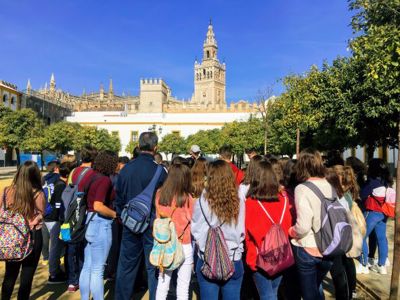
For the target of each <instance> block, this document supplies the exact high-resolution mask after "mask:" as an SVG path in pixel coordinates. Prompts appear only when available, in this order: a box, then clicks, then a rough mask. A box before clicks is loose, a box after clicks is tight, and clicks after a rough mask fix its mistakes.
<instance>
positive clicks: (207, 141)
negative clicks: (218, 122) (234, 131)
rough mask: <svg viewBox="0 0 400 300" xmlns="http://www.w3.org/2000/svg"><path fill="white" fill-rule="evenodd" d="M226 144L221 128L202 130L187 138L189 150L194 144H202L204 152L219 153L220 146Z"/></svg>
mask: <svg viewBox="0 0 400 300" xmlns="http://www.w3.org/2000/svg"><path fill="white" fill-rule="evenodd" d="M223 144H224V141H223V138H222V136H221V130H220V129H211V130H200V131H198V132H196V133H195V134H192V135H189V136H188V137H187V138H186V145H187V148H188V149H186V150H187V151H186V152H188V151H189V148H190V147H191V146H192V145H198V146H200V149H201V151H202V152H203V153H210V154H211V153H218V150H219V148H220V147H221V146H222V145H223Z"/></svg>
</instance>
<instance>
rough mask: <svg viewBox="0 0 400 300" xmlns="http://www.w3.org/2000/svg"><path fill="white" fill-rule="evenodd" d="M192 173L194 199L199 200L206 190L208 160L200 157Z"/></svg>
mask: <svg viewBox="0 0 400 300" xmlns="http://www.w3.org/2000/svg"><path fill="white" fill-rule="evenodd" d="M190 172H191V173H192V194H193V197H195V198H199V197H200V196H201V193H202V192H203V190H204V179H205V177H206V175H207V160H206V159H205V158H204V157H199V158H198V159H197V160H196V162H195V163H194V165H193V168H192V169H191V170H190Z"/></svg>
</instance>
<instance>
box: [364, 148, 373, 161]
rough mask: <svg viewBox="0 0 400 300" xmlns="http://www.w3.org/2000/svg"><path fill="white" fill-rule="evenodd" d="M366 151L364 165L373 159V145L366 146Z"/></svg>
mask: <svg viewBox="0 0 400 300" xmlns="http://www.w3.org/2000/svg"><path fill="white" fill-rule="evenodd" d="M366 150H367V160H366V161H365V163H368V162H369V161H370V160H371V159H373V158H374V152H375V146H374V144H368V145H367V149H366Z"/></svg>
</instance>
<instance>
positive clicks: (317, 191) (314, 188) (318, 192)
mask: <svg viewBox="0 0 400 300" xmlns="http://www.w3.org/2000/svg"><path fill="white" fill-rule="evenodd" d="M302 184H304V185H305V186H306V187H308V188H309V189H310V190H311V191H312V192H313V193H314V194H315V196H317V197H318V198H319V200H321V201H322V199H324V198H326V197H325V195H324V194H323V193H322V192H321V190H320V189H319V187H317V186H316V185H315V183H313V182H311V181H305V182H303V183H302ZM332 189H333V187H332ZM332 195H334V194H332Z"/></svg>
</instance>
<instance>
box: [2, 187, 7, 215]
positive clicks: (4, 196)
mask: <svg viewBox="0 0 400 300" xmlns="http://www.w3.org/2000/svg"><path fill="white" fill-rule="evenodd" d="M6 193H7V188H5V189H4V191H3V200H2V202H3V209H4V211H6V210H7V201H6Z"/></svg>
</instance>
